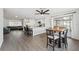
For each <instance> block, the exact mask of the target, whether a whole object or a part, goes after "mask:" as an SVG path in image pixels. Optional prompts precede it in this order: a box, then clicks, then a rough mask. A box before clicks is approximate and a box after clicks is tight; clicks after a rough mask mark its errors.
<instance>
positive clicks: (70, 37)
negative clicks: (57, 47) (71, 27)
mask: <svg viewBox="0 0 79 59" xmlns="http://www.w3.org/2000/svg"><path fill="white" fill-rule="evenodd" d="M68 38H70V39H74V40H79V39H76V38H72V37H68Z"/></svg>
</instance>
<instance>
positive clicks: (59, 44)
mask: <svg viewBox="0 0 79 59" xmlns="http://www.w3.org/2000/svg"><path fill="white" fill-rule="evenodd" d="M58 48H61V32H59V40H58Z"/></svg>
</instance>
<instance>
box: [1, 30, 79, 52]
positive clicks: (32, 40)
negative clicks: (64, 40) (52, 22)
mask: <svg viewBox="0 0 79 59" xmlns="http://www.w3.org/2000/svg"><path fill="white" fill-rule="evenodd" d="M46 40H47V39H46V34H40V35H37V36H34V37H33V36H27V35H25V34H24V32H23V31H12V32H10V33H9V34H6V35H4V42H3V44H2V47H1V48H0V51H52V48H51V47H48V48H46ZM55 50H56V51H79V41H78V40H73V39H68V48H67V49H65V48H64V45H63V44H62V48H58V47H56V48H55Z"/></svg>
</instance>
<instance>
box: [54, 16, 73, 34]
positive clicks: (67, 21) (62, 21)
mask: <svg viewBox="0 0 79 59" xmlns="http://www.w3.org/2000/svg"><path fill="white" fill-rule="evenodd" d="M71 24H72V16H66V17H60V18H55V19H54V26H62V27H66V28H67V29H68V31H69V33H71V31H72V30H71Z"/></svg>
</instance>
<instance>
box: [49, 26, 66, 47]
mask: <svg viewBox="0 0 79 59" xmlns="http://www.w3.org/2000/svg"><path fill="white" fill-rule="evenodd" d="M49 30H52V31H54V32H57V33H59V39H58V48H61V33H62V32H64V31H65V28H64V27H54V28H49Z"/></svg>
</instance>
